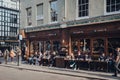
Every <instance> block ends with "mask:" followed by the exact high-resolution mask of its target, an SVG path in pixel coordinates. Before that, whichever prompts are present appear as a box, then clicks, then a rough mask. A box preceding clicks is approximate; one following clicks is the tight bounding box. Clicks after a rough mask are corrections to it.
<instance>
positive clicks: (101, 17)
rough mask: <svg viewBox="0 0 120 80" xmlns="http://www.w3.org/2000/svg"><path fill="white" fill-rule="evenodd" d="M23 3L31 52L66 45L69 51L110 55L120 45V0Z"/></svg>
mask: <svg viewBox="0 0 120 80" xmlns="http://www.w3.org/2000/svg"><path fill="white" fill-rule="evenodd" d="M21 4H22V6H21V23H22V24H21V31H22V35H23V37H24V39H25V42H26V45H27V48H28V54H31V53H34V52H35V51H41V52H45V51H46V50H50V51H57V52H59V50H60V49H61V47H65V48H66V51H67V52H68V54H71V53H74V54H76V52H78V51H81V52H82V53H90V54H93V55H94V54H100V53H105V54H106V55H108V54H109V53H111V52H114V50H115V47H117V46H120V0H34V1H33V0H21ZM23 33H24V34H23Z"/></svg>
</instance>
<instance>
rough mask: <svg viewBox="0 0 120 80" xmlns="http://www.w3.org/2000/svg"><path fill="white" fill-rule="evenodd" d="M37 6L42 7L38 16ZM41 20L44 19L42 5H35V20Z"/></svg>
mask: <svg viewBox="0 0 120 80" xmlns="http://www.w3.org/2000/svg"><path fill="white" fill-rule="evenodd" d="M38 6H42V14H39V15H38ZM43 19H44V4H43V3H40V4H37V5H36V20H37V21H39V20H43Z"/></svg>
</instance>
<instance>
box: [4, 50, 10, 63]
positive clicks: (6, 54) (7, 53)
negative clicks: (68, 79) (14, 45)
mask: <svg viewBox="0 0 120 80" xmlns="http://www.w3.org/2000/svg"><path fill="white" fill-rule="evenodd" d="M8 58H9V51H8V49H5V51H4V59H5V64H7V61H8Z"/></svg>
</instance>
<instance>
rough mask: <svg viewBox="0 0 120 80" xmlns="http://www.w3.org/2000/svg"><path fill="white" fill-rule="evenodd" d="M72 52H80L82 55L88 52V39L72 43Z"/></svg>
mask: <svg viewBox="0 0 120 80" xmlns="http://www.w3.org/2000/svg"><path fill="white" fill-rule="evenodd" d="M72 51H73V53H77V52H78V51H81V52H82V53H86V52H87V53H89V52H90V39H79V40H75V41H72Z"/></svg>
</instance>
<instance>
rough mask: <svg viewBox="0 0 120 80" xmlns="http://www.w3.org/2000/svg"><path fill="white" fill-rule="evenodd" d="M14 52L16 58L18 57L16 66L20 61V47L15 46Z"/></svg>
mask: <svg viewBox="0 0 120 80" xmlns="http://www.w3.org/2000/svg"><path fill="white" fill-rule="evenodd" d="M15 52H16V54H17V58H18V64H17V65H18V66H19V63H20V61H21V57H20V56H21V49H20V48H19V47H16V51H15Z"/></svg>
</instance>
